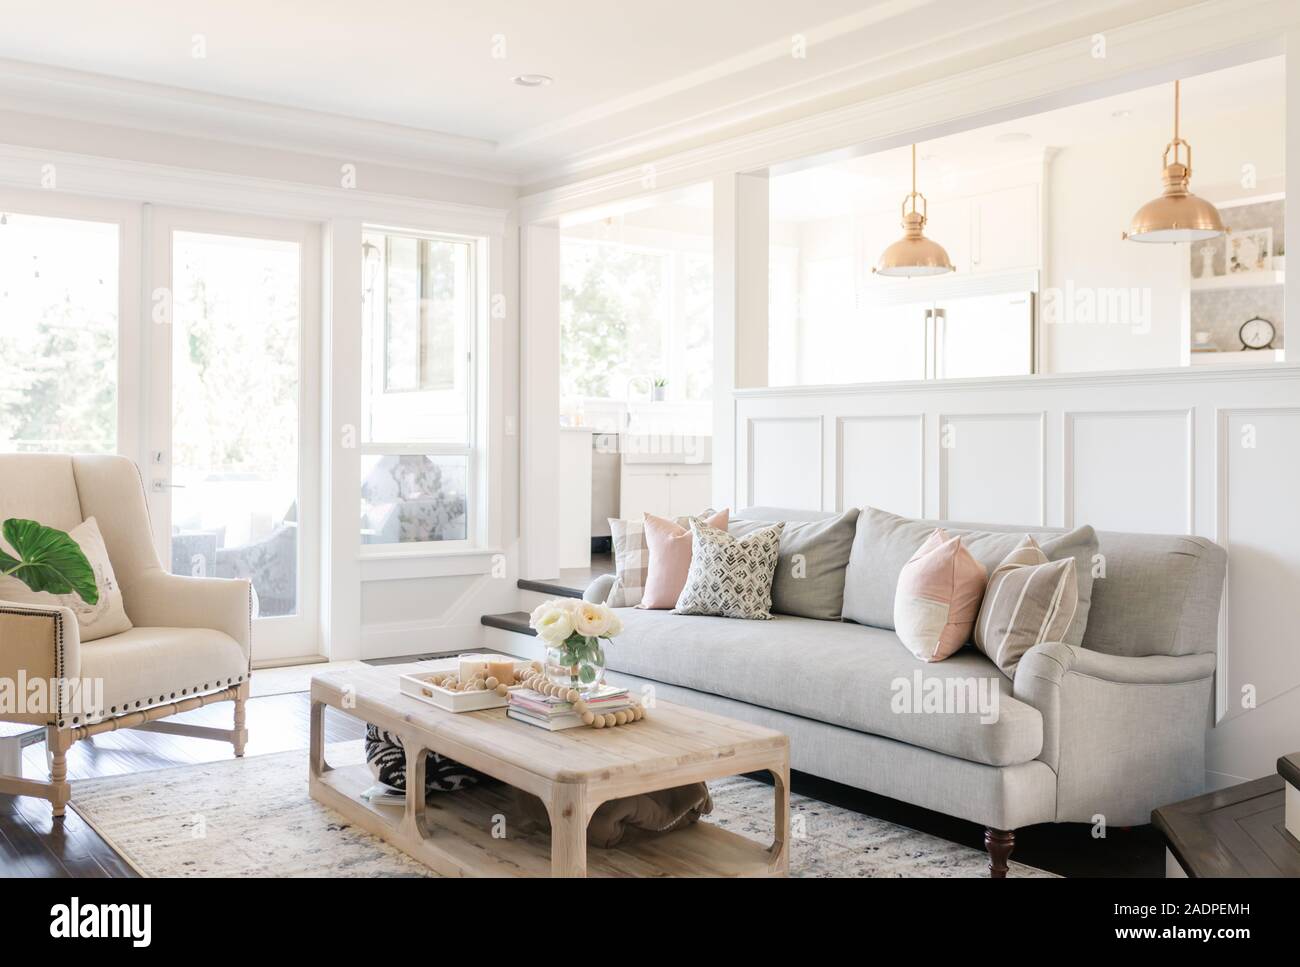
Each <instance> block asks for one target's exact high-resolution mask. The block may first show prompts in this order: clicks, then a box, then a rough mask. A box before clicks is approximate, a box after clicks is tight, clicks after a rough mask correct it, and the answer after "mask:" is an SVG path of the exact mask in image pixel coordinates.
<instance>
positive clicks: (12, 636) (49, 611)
mask: <svg viewBox="0 0 1300 967" xmlns="http://www.w3.org/2000/svg"><path fill="white" fill-rule="evenodd" d="M20 675H21V677H23V678H25V679H26V680H27V681H28V682H33V681H36V680H38V679H39V680H41V681H44V682H46V683H52V682H54V681H56V680H57V679H60V678H62V679H65V680H66V679H76V678H80V677H81V630H80V628H79V627H78V626H77V616H76V615H75V614H74V613H73V611H72V609H71V608H67V607H63V606H60V605H45V604H25V603H19V602H14V601H0V677H3V678H6V679H8V680H9V681H10V682H13V683H14V684H13V686H12V687H13V688H15V689H17V688H18V679H19V677H20ZM47 688H48V685H47ZM27 694H28V693H26V692H25V691H24V692H23V693H22V694H19V693H18V692H15V693H14V697H15V698H22V697H24V696H25V695H27ZM44 694H45V695H47V696H48V695H49V694H50V692H49V691H48V690H47V691H45V692H44ZM57 694H58V695H59V696H61V695H62V692H61V691H60V692H58V693H57ZM58 701H59V698H58V697H56V698H55V704H56V705H57V703H58ZM58 712H59V709H58V708H57V707H56V708H53V709H49V710H48V714H45V713H44V712H43V711H41V710H35V711H34V710H31V709H26V710H22V709H13V710H10V709H7V708H0V719H4V720H8V721H15V722H31V723H36V724H49V723H53V722H55V721H56V719H57V717H58Z"/></svg>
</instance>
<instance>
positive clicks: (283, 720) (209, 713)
mask: <svg viewBox="0 0 1300 967" xmlns="http://www.w3.org/2000/svg"><path fill="white" fill-rule="evenodd" d="M403 660H407V659H403ZM309 709H310V701H309V699H308V696H307V693H306V692H296V693H291V694H287V695H271V696H266V697H264V698H254V699H250V700H249V702H248V728H249V742H248V749H247V754H248V755H265V754H267V753H271V752H284V751H288V750H291V749H306V748H307V745H308V739H309V735H310V733H309V728H308V712H309ZM230 713H231V706H230V704H229V703H223V704H221V705H215V706H209V707H207V708H201V709H195V710H194V711H193V712H187V713H185V714H184V715H179V716H176V718H175V719H173V721H185V722H192V723H194V724H198V725H223V724H228V723H229V720H230ZM325 728H326V736H327V740H328V741H330V742H343V741H347V740H350V739H359V738H362V737H363V736H364V734H365V730H364V726H363V725H362V723H361V722H360V721H358V720H357V719H354V718H351V717H348V716H346V715H342V714H341V713H339V712H337V711H335V710H334V709H328V710H327V711H326V718H325ZM230 755H231V752H230V746H229V745H228V744H226V743H223V742H210V741H206V740H203V739H188V738H182V737H179V736H172V735H162V734H160V733H155V732H137V731H133V730H127V731H124V732H113V733H108V734H105V735H100V736H96V737H94V738H93V739H90V740H88V741H82V742H78V743H77V744H76V745H74V746H73V747H72V749H71V751H70V752H69V753H68V776H69V778H70V779H71V780H72V781H73V782H74V783H75V782H76V781H77V780H78V779H86V778H90V777H93V776H113V775H121V774H123V773H130V772H144V771H148V770H151V769H166V768H169V767H172V766H180V765H189V764H193V763H200V762H212V761H216V760H220V759H228V758H230ZM24 769H25V772H26V774H27V775H29V776H33V777H35V776H42V777H43V776H44V775H45V746H44V744H40V745H36V746H32V747H30V748H28V749H27V750H25V752H24ZM755 778H761V777H757V776H756V777H755ZM791 789H792V791H793V792H794V793H796V794H801V795H806V796H810V797H812V798H814V799H818V800H820V801H822V802H826V803H832V804H834V805H837V806H842V807H843V808H846V809H851V810H854V811H856V812H861V813H866V814H868V815H871V816H877V817H880V818H882V819H887V820H889V821H890V822H895V823H898V824H900V825H903V826H907V827H909V828H911V829H918V830H922V831H924V832H927V833H932V834H933V835H936V836H941V837H943V838H944V839H948V840H952V841H954V842H958V843H963V844H965V845H967V846H971V847H973V848H975V849H982V848H983V843H982V837H983V828H982V827H979V826H976V825H975V824H974V823H968V822H965V821H964V820H960V819H953V818H952V817H951V816H944V815H942V814H940V813H935V812H931V811H929V810H926V809H921V808H919V807H916V806H911V805H908V804H907V803H901V802H898V801H896V800H892V799H886V798H884V797H882V796H875V795H872V794H871V793H867V792H863V791H862V790H859V789H853V788H850V787H848V786H842V785H840V784H838V783H834V782H829V781H826V780H823V779H818V778H816V777H814V776H807V775H803V774H800V773H794V774H792V776H791ZM75 799H76V789H75V786H74V789H73V800H74V802H75ZM1012 859H1015V860H1019V861H1020V862H1022V863H1028V864H1029V865H1031V866H1037V867H1039V868H1041V869H1045V870H1050V871H1051V872H1053V873H1059V874H1061V875H1064V876H1161V875H1163V873H1164V845H1163V841H1162V840H1161V839H1160V836H1159V834H1158V833H1157V832H1156V831H1155V830H1154V829H1153V828H1152V827H1151V826H1141V827H1136V828H1134V829H1128V830H1123V829H1115V830H1110V831H1109V833H1108V835H1107V837H1106V838H1105V839H1104V840H1097V839H1093V838H1092V835H1091V830H1090V828H1089V827H1088V826H1085V825H1080V824H1077V823H1076V824H1064V825H1053V824H1045V825H1041V826H1033V827H1030V828H1028V829H1023V830H1019V831H1017V834H1016V849H1015V852H1014V853H1013V854H1012ZM134 875H135V874H134V872H133V871H132V870H131V868H130V867H129V866H127V865H126V864H125V863H124V862H122V860H121V858H120V857H118V855H117V854H116V853H114V852H113V850H112V849H111V848H110V847H109V846H108V844H107V843H105V842H104V840H103V839H101V838H100V836H99V835H98V834H97V833H96V832H95V831H94V830H93V829H91V828H90V827H88V826H87V825H86V824H85V823H84V822H82V821H81V819H80V817H78V816H77V814H76V811H75V810H73V809H69V810H68V814H67V817H66V818H65V819H64V820H62V821H61V822H60V823H58V824H56V823H55V822H54V821H53V820H52V819H51V817H50V807H49V804H48V803H46V802H45V801H43V800H39V799H31V798H27V797H14V796H4V795H0V876H3V877H30V876H37V877H123V876H124V877H130V876H134Z"/></svg>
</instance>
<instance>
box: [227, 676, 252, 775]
mask: <svg viewBox="0 0 1300 967" xmlns="http://www.w3.org/2000/svg"><path fill="white" fill-rule="evenodd" d="M248 685H249V683H248V682H244V684H243V685H241V686H240V687H239V691H238V693H236V695H235V735H234V738H233V739H232V740H231V741H232V742H233V743H234V746H235V758H236V759H241V758H243V756H244V746H245V744H247V742H248V728H247V726H246V724H245V723H246V711H247V710H246V709H245V703H246V702H247V701H248Z"/></svg>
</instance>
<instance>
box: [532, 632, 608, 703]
mask: <svg viewBox="0 0 1300 967" xmlns="http://www.w3.org/2000/svg"><path fill="white" fill-rule="evenodd" d="M544 671H545V673H546V677H547V678H548V679H550V681H551V682H552V683H553V684H555V685H562V686H564V687H565V688H576V689H577V690H578V691H579V692H581V693H582V694H584V695H585V694H587V693H589V692H593V691H595V690H596V689H597V688H599V687H600V685H601V682H603V681H604V680H605V649H604V648H603V647H601V640H600V639H599V638H590V637H587V636H586V635H579V634H572V635H569V637H568V638H566V639H565V640H564V641H562V642H561V643H559V644H558V645H547V646H546V662H545V665H544Z"/></svg>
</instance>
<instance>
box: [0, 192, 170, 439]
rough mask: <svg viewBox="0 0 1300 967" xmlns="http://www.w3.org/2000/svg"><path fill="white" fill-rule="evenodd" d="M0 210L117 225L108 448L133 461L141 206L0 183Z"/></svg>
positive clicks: (140, 410)
mask: <svg viewBox="0 0 1300 967" xmlns="http://www.w3.org/2000/svg"><path fill="white" fill-rule="evenodd" d="M0 212H4V213H6V214H15V215H30V216H35V217H41V218H59V219H66V220H70V221H82V222H99V223H102V224H109V225H116V226H117V387H116V390H117V401H116V402H117V441H116V444H115V449H114V451H113V452H115V453H117V454H118V455H119V456H125V457H130V458H131V459H132V460H138V459H139V457H140V451H141V448H142V446H143V443H142V441H143V439H144V435H143V433H144V421H145V419H146V415H145V412H144V405H145V400H144V394H143V393H142V391H141V385H142V380H143V378H144V371H143V357H142V353H143V352H144V347H143V326H142V319H141V279H142V278H143V276H142V272H143V271H144V266H143V259H142V257H141V247H142V241H141V233H142V231H143V229H144V226H143V217H142V210H141V206H140V205H139V204H138V203H135V202H129V201H119V200H116V199H111V198H96V197H92V196H89V195H72V194H65V193H63V192H58V193H55V192H54V191H49V190H47V191H29V190H25V189H13V188H5V187H0Z"/></svg>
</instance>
